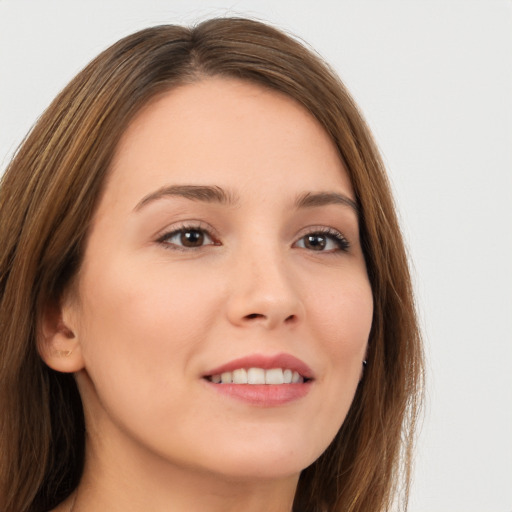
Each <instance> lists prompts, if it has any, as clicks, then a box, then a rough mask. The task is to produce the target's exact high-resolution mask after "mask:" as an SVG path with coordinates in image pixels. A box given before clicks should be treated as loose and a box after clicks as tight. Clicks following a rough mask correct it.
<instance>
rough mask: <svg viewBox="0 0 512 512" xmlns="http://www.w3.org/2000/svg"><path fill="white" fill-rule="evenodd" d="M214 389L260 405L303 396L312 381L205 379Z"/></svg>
mask: <svg viewBox="0 0 512 512" xmlns="http://www.w3.org/2000/svg"><path fill="white" fill-rule="evenodd" d="M205 382H206V383H207V384H208V385H209V386H211V387H213V389H214V390H215V391H217V392H218V393H221V394H223V395H226V396H229V397H231V398H234V399H237V400H241V401H243V402H246V403H248V404H251V405H257V406H260V407H275V406H279V405H285V404H289V403H291V402H295V401H296V400H299V399H301V398H303V397H305V396H306V395H307V394H308V393H309V391H310V389H311V384H312V381H307V382H302V383H297V384H276V385H272V384H214V383H212V382H209V381H205Z"/></svg>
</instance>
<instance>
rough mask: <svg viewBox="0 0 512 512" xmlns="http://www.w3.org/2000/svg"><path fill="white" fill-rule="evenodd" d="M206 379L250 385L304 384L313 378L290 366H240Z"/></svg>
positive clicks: (215, 382)
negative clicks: (265, 367)
mask: <svg viewBox="0 0 512 512" xmlns="http://www.w3.org/2000/svg"><path fill="white" fill-rule="evenodd" d="M205 379H206V380H208V381H209V382H212V383H213V384H249V385H251V384H252V385H258V384H259V385H261V384H270V385H281V384H303V383H305V382H308V381H310V380H311V379H308V378H307V377H304V376H303V375H301V374H300V373H299V372H297V371H295V370H291V369H289V368H270V369H263V368H238V369H236V370H233V371H228V372H222V373H217V374H215V375H207V376H205Z"/></svg>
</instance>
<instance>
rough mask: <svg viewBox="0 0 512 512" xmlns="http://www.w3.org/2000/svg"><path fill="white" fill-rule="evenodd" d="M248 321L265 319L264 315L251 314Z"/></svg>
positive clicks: (247, 316)
mask: <svg viewBox="0 0 512 512" xmlns="http://www.w3.org/2000/svg"><path fill="white" fill-rule="evenodd" d="M245 318H247V319H248V320H253V319H255V318H264V315H262V314H260V313H251V314H250V315H246V317H245Z"/></svg>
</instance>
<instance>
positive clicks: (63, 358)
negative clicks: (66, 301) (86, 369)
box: [37, 304, 83, 373]
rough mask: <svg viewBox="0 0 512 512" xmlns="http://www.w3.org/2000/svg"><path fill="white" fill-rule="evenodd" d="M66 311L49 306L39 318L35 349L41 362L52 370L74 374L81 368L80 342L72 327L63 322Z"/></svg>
mask: <svg viewBox="0 0 512 512" xmlns="http://www.w3.org/2000/svg"><path fill="white" fill-rule="evenodd" d="M66 316H70V315H66V310H65V309H64V308H62V307H61V306H60V305H56V304H53V305H49V306H47V307H46V308H45V311H44V312H43V314H42V316H41V322H40V326H39V333H38V339H37V348H38V351H39V355H40V356H41V358H42V359H43V361H44V362H45V363H46V364H47V365H48V366H49V367H50V368H52V369H53V370H56V371H59V372H63V373H74V372H77V371H80V370H81V369H82V368H83V359H82V351H81V346H80V342H79V339H78V336H77V333H76V332H75V329H74V328H73V327H72V326H69V325H68V323H70V322H69V320H68V321H65V317H66Z"/></svg>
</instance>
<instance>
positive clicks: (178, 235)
mask: <svg viewBox="0 0 512 512" xmlns="http://www.w3.org/2000/svg"><path fill="white" fill-rule="evenodd" d="M159 242H160V243H162V244H164V245H165V246H169V248H171V249H172V248H174V249H182V250H184V249H199V248H201V247H203V246H206V245H214V241H213V240H212V238H211V236H210V235H209V234H208V232H207V231H206V230H204V229H201V228H181V229H177V230H175V231H172V232H171V233H166V234H165V235H164V236H162V237H161V238H160V239H159Z"/></svg>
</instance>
